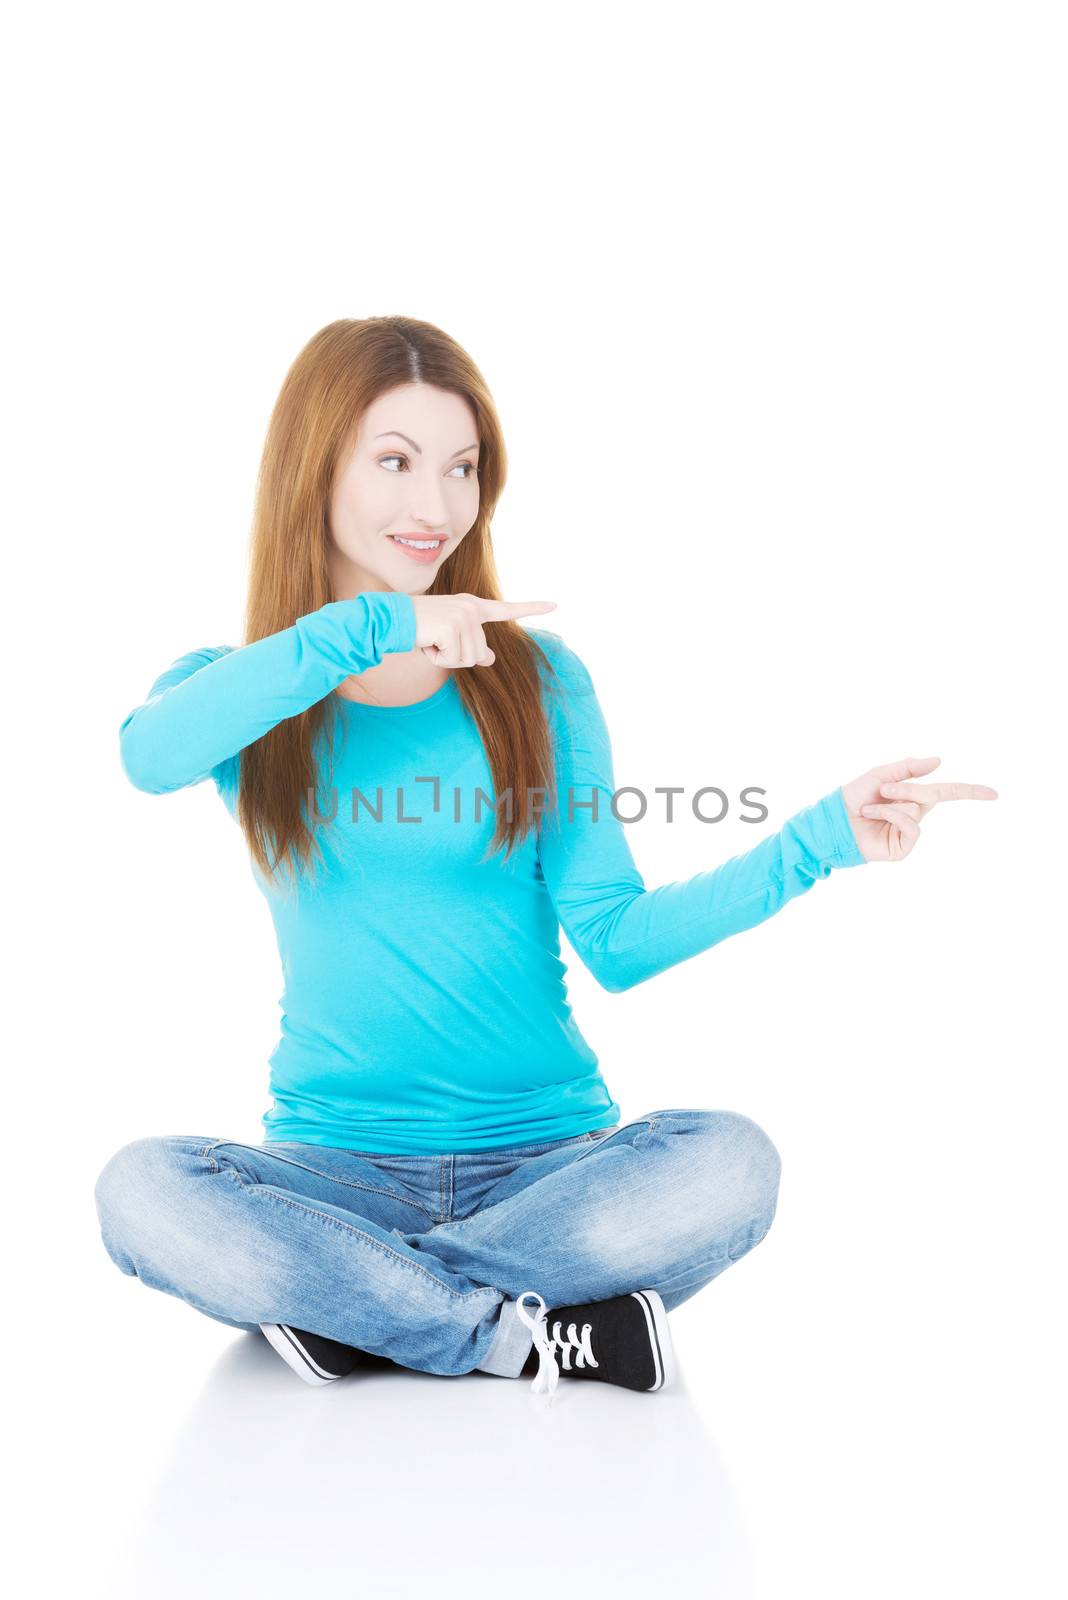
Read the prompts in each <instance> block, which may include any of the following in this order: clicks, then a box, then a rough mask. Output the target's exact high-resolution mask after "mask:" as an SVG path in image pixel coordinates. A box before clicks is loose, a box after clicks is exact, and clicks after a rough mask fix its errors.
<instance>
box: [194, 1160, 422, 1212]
mask: <svg viewBox="0 0 1068 1600" xmlns="http://www.w3.org/2000/svg"><path fill="white" fill-rule="evenodd" d="M223 1144H232V1145H235V1146H236V1147H237V1149H238V1150H251V1151H253V1153H254V1154H256V1155H262V1154H263V1153H264V1147H263V1146H262V1145H257V1144H242V1142H241V1141H240V1140H239V1139H215V1140H213V1141H212V1143H211V1144H206V1145H205V1146H204V1148H203V1149H202V1150H200V1151H198V1154H199V1155H201V1156H206V1157H207V1159H208V1160H209V1161H210V1162H211V1170H212V1172H219V1171H221V1170H222V1169H221V1168H220V1166H219V1164H218V1162H217V1161H216V1160H215V1157H214V1156H213V1155H212V1153H211V1152H212V1151H213V1150H217V1149H218V1147H219V1146H220V1145H223ZM269 1154H270V1156H271V1160H272V1161H282V1162H284V1163H285V1164H286V1166H289V1167H297V1168H298V1169H299V1170H300V1171H301V1172H310V1173H312V1175H313V1176H314V1177H316V1178H325V1180H326V1182H327V1183H337V1184H340V1185H341V1186H342V1187H343V1188H345V1189H358V1190H360V1191H361V1193H363V1194H381V1195H385V1197H386V1199H387V1200H399V1201H401V1203H402V1204H403V1205H406V1206H412V1207H413V1209H414V1210H416V1211H421V1212H422V1213H423V1216H424V1217H429V1218H430V1220H431V1222H433V1221H434V1220H435V1218H434V1213H433V1212H432V1211H430V1210H428V1209H427V1207H426V1206H424V1205H423V1204H422V1203H421V1202H420V1201H418V1200H409V1198H408V1196H407V1195H403V1194H397V1193H396V1191H395V1190H393V1189H385V1188H382V1187H381V1186H380V1185H379V1184H376V1183H363V1182H362V1181H361V1180H360V1179H359V1178H338V1177H335V1176H334V1174H333V1173H332V1172H323V1171H321V1170H320V1169H319V1168H318V1167H312V1166H309V1165H308V1163H307V1162H306V1161H294V1160H293V1158H292V1156H276V1155H275V1154H274V1153H273V1151H272V1152H269Z"/></svg>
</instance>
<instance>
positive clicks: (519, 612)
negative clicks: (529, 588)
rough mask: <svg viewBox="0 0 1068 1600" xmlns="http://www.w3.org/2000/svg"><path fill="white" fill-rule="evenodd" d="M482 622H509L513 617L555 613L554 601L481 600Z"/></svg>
mask: <svg viewBox="0 0 1068 1600" xmlns="http://www.w3.org/2000/svg"><path fill="white" fill-rule="evenodd" d="M482 607H483V612H482V615H483V621H485V622H510V621H511V619H512V618H513V617H532V616H537V615H540V614H541V613H542V612H544V611H555V610H556V601H555V600H483V602H482Z"/></svg>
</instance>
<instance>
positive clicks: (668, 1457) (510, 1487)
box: [109, 1333, 754, 1600]
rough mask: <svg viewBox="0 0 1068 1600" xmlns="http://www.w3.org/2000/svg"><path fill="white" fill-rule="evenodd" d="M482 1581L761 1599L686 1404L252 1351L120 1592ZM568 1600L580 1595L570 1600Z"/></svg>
mask: <svg viewBox="0 0 1068 1600" xmlns="http://www.w3.org/2000/svg"><path fill="white" fill-rule="evenodd" d="M478 1580H484V1581H485V1582H487V1583H490V1582H492V1583H494V1584H495V1585H497V1586H499V1585H501V1584H502V1583H503V1584H509V1583H511V1582H512V1581H513V1580H518V1581H519V1582H520V1584H521V1585H522V1586H523V1588H524V1589H526V1588H529V1586H530V1585H531V1584H532V1583H537V1584H538V1586H539V1588H540V1587H541V1586H542V1585H545V1584H552V1583H554V1582H557V1583H559V1582H561V1581H563V1580H566V1581H567V1582H568V1583H569V1584H570V1583H576V1582H578V1583H581V1582H588V1583H589V1584H590V1586H591V1588H592V1591H593V1592H595V1593H596V1592H599V1591H600V1589H601V1587H602V1586H604V1592H611V1593H612V1594H613V1595H614V1596H618V1595H631V1594H634V1595H637V1594H639V1593H640V1594H642V1596H643V1597H644V1600H648V1595H649V1594H650V1592H652V1591H651V1589H650V1584H651V1583H663V1582H664V1581H665V1580H667V1581H670V1582H671V1584H672V1586H673V1592H674V1593H675V1594H676V1595H681V1596H691V1595H692V1596H702V1597H711V1596H713V1595H715V1596H717V1597H722V1600H750V1597H751V1596H752V1595H753V1593H754V1589H753V1580H752V1575H751V1565H750V1555H749V1550H748V1546H747V1542H746V1538H745V1534H744V1529H743V1528H742V1526H741V1523H740V1518H739V1516H738V1512H737V1506H736V1503H735V1501H734V1497H733V1495H732V1492H731V1490H730V1485H729V1480H728V1476H727V1473H726V1471H725V1468H724V1465H723V1463H722V1462H721V1460H720V1459H719V1457H718V1455H717V1452H716V1450H715V1447H714V1446H713V1444H712V1443H711V1441H710V1440H709V1438H708V1435H707V1434H706V1432H705V1430H704V1428H703V1425H702V1424H701V1422H700V1421H699V1419H698V1417H697V1415H696V1413H695V1411H694V1409H693V1406H692V1404H691V1402H690V1399H689V1396H688V1394H687V1392H686V1384H685V1375H684V1373H682V1372H680V1375H679V1378H678V1380H677V1382H676V1384H675V1385H674V1386H673V1387H672V1388H670V1389H667V1390H664V1391H663V1392H661V1393H657V1394H649V1395H645V1394H634V1393H631V1392H630V1391H628V1390H623V1389H616V1388H612V1387H610V1386H607V1385H602V1384H593V1383H590V1384H585V1383H577V1382H576V1383H568V1382H567V1380H566V1379H565V1380H562V1381H561V1384H560V1387H559V1389H558V1391H557V1400H556V1403H555V1404H554V1405H553V1407H552V1408H546V1407H545V1406H544V1402H542V1401H541V1400H540V1399H539V1398H538V1397H536V1396H533V1395H531V1393H530V1383H529V1380H528V1379H517V1380H510V1379H504V1378H496V1377H492V1376H490V1375H489V1374H485V1373H470V1374H467V1375H465V1376H463V1377H459V1378H443V1377H437V1376H434V1375H431V1374H426V1373H419V1372H412V1371H410V1370H408V1369H405V1368H402V1367H398V1366H395V1365H394V1364H393V1363H391V1362H386V1361H382V1360H380V1359H376V1358H372V1357H368V1358H367V1360H366V1363H365V1364H364V1365H362V1366H361V1367H360V1369H359V1370H357V1371H356V1372H354V1373H353V1374H351V1375H350V1376H349V1377H347V1378H345V1379H343V1380H341V1381H340V1382H339V1383H336V1384H332V1385H329V1386H328V1387H325V1388H321V1389H315V1388H310V1387H308V1386H307V1385H305V1384H303V1383H301V1381H300V1380H299V1379H298V1378H297V1377H296V1376H295V1375H294V1374H293V1373H292V1372H290V1370H289V1369H288V1368H287V1367H286V1366H285V1365H284V1363H283V1362H281V1361H280V1360H279V1358H278V1356H277V1355H275V1353H274V1351H273V1350H271V1348H270V1347H269V1345H268V1344H267V1342H266V1340H265V1339H263V1338H262V1336H261V1335H260V1334H258V1333H255V1334H252V1333H248V1334H235V1335H234V1338H233V1342H232V1344H230V1345H229V1346H228V1347H227V1348H226V1350H225V1352H224V1353H223V1355H222V1356H221V1357H220V1358H219V1360H218V1361H217V1362H216V1364H215V1365H214V1367H213V1368H211V1370H210V1372H209V1375H208V1378H207V1381H206V1383H205V1385H204V1388H203V1390H202V1392H201V1393H200V1395H199V1397H198V1399H197V1401H196V1404H195V1405H194V1407H193V1409H192V1412H191V1414H190V1416H189V1418H188V1421H187V1422H186V1424H185V1425H184V1427H183V1428H182V1429H181V1431H180V1433H179V1434H178V1436H177V1438H176V1440H175V1443H174V1447H173V1450H172V1452H171V1454H170V1457H169V1459H168V1460H167V1461H166V1464H165V1466H164V1468H163V1470H162V1471H161V1472H160V1473H159V1474H158V1476H157V1478H156V1481H155V1483H154V1484H152V1485H151V1487H150V1489H149V1492H148V1496H147V1500H146V1501H145V1502H144V1504H143V1507H142V1511H141V1514H140V1516H139V1517H138V1518H137V1520H136V1522H135V1525H134V1526H133V1527H132V1529H131V1532H130V1540H129V1543H128V1544H127V1546H126V1548H125V1550H124V1552H123V1554H122V1558H121V1562H120V1570H119V1571H118V1572H117V1573H116V1575H115V1577H114V1580H113V1582H112V1585H111V1588H110V1590H109V1592H110V1593H113V1594H114V1595H116V1596H117V1597H121V1600H125V1597H127V1596H129V1597H133V1596H134V1595H137V1596H138V1600H142V1597H143V1596H144V1595H145V1594H146V1593H147V1594H151V1595H153V1597H154V1600H156V1597H158V1600H164V1597H167V1596H171V1595H175V1596H178V1595H181V1596H182V1597H183V1600H187V1597H188V1594H189V1592H190V1585H191V1584H195V1583H208V1582H210V1583H212V1584H218V1583H220V1582H230V1583H235V1584H236V1583H240V1584H242V1585H246V1586H248V1587H247V1588H246V1589H243V1590H242V1592H254V1593H255V1594H256V1596H257V1600H273V1597H274V1596H278V1597H282V1596H285V1600H293V1596H294V1595H298V1596H299V1595H301V1594H307V1593H309V1592H311V1589H312V1586H314V1592H315V1594H316V1596H317V1597H331V1596H335V1595H336V1596H346V1597H348V1596H354V1595H359V1596H361V1600H362V1597H364V1596H366V1597H374V1600H377V1597H379V1596H383V1597H392V1596H402V1595H403V1596H410V1595H411V1593H412V1591H413V1587H414V1586H415V1585H417V1584H418V1583H420V1582H427V1583H433V1585H434V1589H433V1593H434V1596H435V1600H443V1597H449V1596H451V1595H453V1594H455V1595H460V1594H463V1595H464V1597H465V1600H469V1597H470V1591H471V1584H472V1582H477V1581H478ZM564 1592H571V1591H570V1589H568V1590H566V1591H564Z"/></svg>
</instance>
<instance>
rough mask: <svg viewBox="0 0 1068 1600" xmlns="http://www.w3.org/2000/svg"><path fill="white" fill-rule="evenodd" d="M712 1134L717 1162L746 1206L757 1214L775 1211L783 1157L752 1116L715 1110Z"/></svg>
mask: <svg viewBox="0 0 1068 1600" xmlns="http://www.w3.org/2000/svg"><path fill="white" fill-rule="evenodd" d="M709 1116H710V1118H712V1119H713V1126H714V1129H715V1136H716V1139H717V1141H718V1143H719V1150H718V1152H717V1165H720V1164H723V1165H724V1166H725V1168H726V1169H727V1170H729V1172H730V1175H731V1186H732V1187H733V1188H734V1189H735V1191H736V1194H738V1196H739V1198H740V1197H741V1195H743V1194H744V1196H745V1198H746V1202H747V1205H746V1209H747V1210H749V1211H751V1212H752V1214H753V1215H754V1216H756V1217H763V1216H766V1217H767V1218H768V1220H769V1223H770V1219H771V1217H773V1216H774V1214H775V1206H776V1202H777V1199H778V1193H779V1179H780V1177H781V1175H782V1157H781V1156H780V1155H779V1152H778V1150H777V1148H776V1146H775V1145H774V1144H773V1143H772V1141H771V1139H770V1138H769V1136H768V1134H767V1133H765V1131H764V1129H763V1128H762V1127H761V1126H760V1124H759V1123H758V1122H754V1121H753V1119H752V1117H747V1116H744V1115H743V1114H742V1113H741V1112H740V1111H714V1112H710V1113H709Z"/></svg>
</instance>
